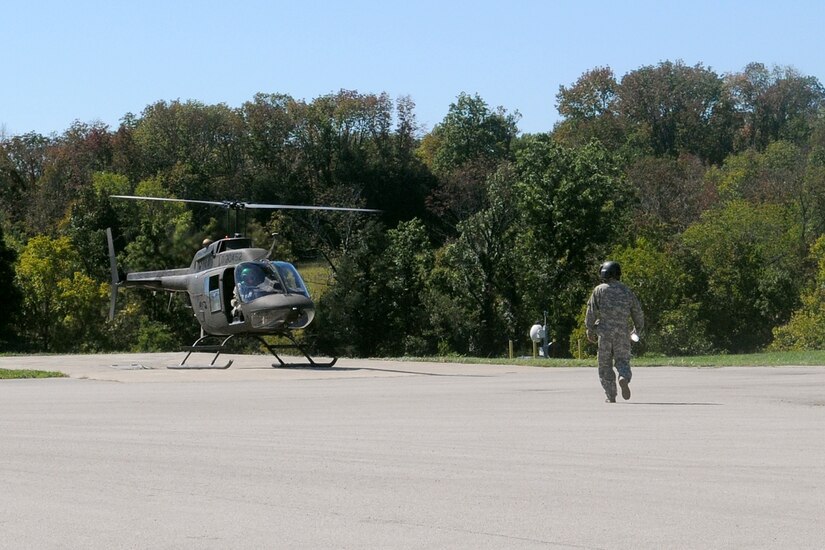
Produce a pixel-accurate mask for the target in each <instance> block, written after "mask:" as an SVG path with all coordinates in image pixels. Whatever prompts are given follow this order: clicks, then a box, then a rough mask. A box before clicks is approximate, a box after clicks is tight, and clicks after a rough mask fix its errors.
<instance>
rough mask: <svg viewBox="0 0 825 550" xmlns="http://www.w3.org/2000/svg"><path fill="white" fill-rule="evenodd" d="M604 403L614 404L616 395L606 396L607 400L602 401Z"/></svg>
mask: <svg viewBox="0 0 825 550" xmlns="http://www.w3.org/2000/svg"><path fill="white" fill-rule="evenodd" d="M604 402H605V403H615V402H616V395H615V394H614V395H610V394H607V399H605V400H604Z"/></svg>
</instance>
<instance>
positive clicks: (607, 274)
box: [599, 261, 622, 281]
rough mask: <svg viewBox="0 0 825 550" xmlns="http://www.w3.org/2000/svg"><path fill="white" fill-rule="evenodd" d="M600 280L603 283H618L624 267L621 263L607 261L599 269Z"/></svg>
mask: <svg viewBox="0 0 825 550" xmlns="http://www.w3.org/2000/svg"><path fill="white" fill-rule="evenodd" d="M599 278H600V279H601V280H602V281H607V280H609V279H614V280H616V281H619V280H621V278H622V267H621V266H620V265H619V262H613V261H606V262H604V263H603V264H602V265H601V267H600V268H599Z"/></svg>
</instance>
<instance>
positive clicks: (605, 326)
mask: <svg viewBox="0 0 825 550" xmlns="http://www.w3.org/2000/svg"><path fill="white" fill-rule="evenodd" d="M631 318H632V319H633V325H635V330H636V331H641V330H642V329H643V328H644V323H645V319H644V314H643V313H642V306H641V305H640V304H639V299H638V298H636V295H635V294H633V291H632V290H630V289H629V288H627V287H626V286H625V285H624V284H622V283H621V282H619V281H617V280H614V279H609V280H607V281H605V282H604V283H602V284H600V285H599V286H597V287H596V288H595V289H593V294H591V296H590V299H589V300H588V301H587V314H586V315H585V318H584V325H585V327H586V328H587V337H588V338H592V337H593V334H594V333H595V335H597V336H598V338H599V354H598V357H599V380H601V383H602V388H604V392H605V394H607V397H608V399H609V400H615V399H616V373H615V372H614V371H613V366H614V362H615V367H616V370H617V371H619V376H620V377H622V378H625V379H626V380H627V382H630V378H631V376H632V373H631V372H630V334H631V332H632V331H633V330H634V328H633V327H631V326H630V324H629V320H630V319H631ZM628 396H629V394H628ZM628 396H625V398H627V397H628Z"/></svg>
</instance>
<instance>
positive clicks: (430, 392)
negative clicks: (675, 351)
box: [0, 354, 825, 549]
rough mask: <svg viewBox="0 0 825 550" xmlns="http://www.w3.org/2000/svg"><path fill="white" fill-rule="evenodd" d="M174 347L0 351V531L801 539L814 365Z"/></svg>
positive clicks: (569, 543)
mask: <svg viewBox="0 0 825 550" xmlns="http://www.w3.org/2000/svg"><path fill="white" fill-rule="evenodd" d="M181 358H182V355H181V354H141V355H131V354H122V355H85V356H70V357H66V356H45V357H2V358H0V368H26V369H44V370H59V371H62V372H65V373H67V374H69V375H70V378H62V379H32V380H0V548H13V549H16V548H38V549H57V548H61V549H62V548H84V549H112V548H153V549H156V548H221V549H225V548H301V549H303V548H306V549H325V548H402V549H403V548H468V549H469V548H472V549H481V548H588V549H596V548H628V549H629V548H656V549H660V548H671V549H672V548H823V545H825V521H823V518H825V515H823V510H825V367H781V368H759V367H729V368H718V369H706V368H676V367H656V368H635V369H634V378H633V381H632V383H631V388H632V391H633V395H632V397H631V399H630V401H622V399H621V397H620V398H619V402H618V403H616V404H607V403H604V396H603V395H602V392H601V388H600V386H599V382H598V379H597V375H596V369H595V368H563V369H562V368H537V367H516V366H505V365H461V364H444V363H415V362H393V361H376V360H340V361H339V362H338V364H337V365H336V366H335V367H334V368H333V369H327V370H321V369H317V370H312V369H273V368H270V367H269V360H268V358H266V357H264V356H252V357H249V356H233V357H231V358H232V359H233V360H234V363H233V365H232V367H230V368H229V369H227V370H194V371H181V370H171V369H166V368H165V367H166V366H168V365H175V364H177V363H179V362H180V359H181Z"/></svg>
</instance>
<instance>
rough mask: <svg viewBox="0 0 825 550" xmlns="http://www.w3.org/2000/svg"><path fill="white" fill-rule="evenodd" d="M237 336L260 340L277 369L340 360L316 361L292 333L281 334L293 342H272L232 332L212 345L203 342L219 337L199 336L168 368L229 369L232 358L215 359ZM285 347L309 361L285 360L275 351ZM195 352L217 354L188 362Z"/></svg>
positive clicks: (317, 366) (327, 364)
mask: <svg viewBox="0 0 825 550" xmlns="http://www.w3.org/2000/svg"><path fill="white" fill-rule="evenodd" d="M235 336H244V337H247V338H255V339H256V340H258V342H260V344H261V345H262V346H264V347H265V348H266V349H267V350H269V353H271V354H272V355H273V356H274V357H275V359H277V360H278V363H273V364H272V367H273V368H276V369H279V368H305V369H323V368H330V367H332V366H333V365H334V364H335V362H336V361H338V358H337V357H333V358H332V360H331V361H328V362H324V363H319V362H317V361H315V360H314V359H313V358H312V357H310V356H309V354H308V353H307V352H306V351H305V350H304V348H303V347H302V346H301V345H300V344H298V342H297V341H295V339H294V338H293V337H292V335H290V334H288V333H284V334H280V335H279V336H283V337H284V338H286V339H288V340H289V341H290V342H292V343H291V344H270V343H268V342H267V341H266V340H264V339H263V338H262V337H260V336H258V335H257V334H240V335H235V334H231V335H229V336H227V337H226V338H224V339H223V340H222V341H221V342H220V343H219V344H211V345H210V344H204V343H203V342H204V341H205V340H208V339H217V338H219V337H218V336H214V335H210V334H207V335H205V336H202V337H201V338H198V340H196V341H195V343H194V344H192V345H191V346H188V347H184V348H182V350H181V351H186V352H187V353H186V357H184V358H183V361H181V362H180V364H179V365H173V366H168V367H166V368H167V369H181V370H185V369H192V370H195V369H228V368H229V367H230V366H231V365H232V360H231V359H230V360H229V362H227V363H226V364H219V365H216V364H215V361H217V360H218V357H220V355H221V353H223V352H224V351H225V350H226V349H227V348H228V347H229V346H228V345H227V343H228V342H229V340H231V339H232V338H234V337H235ZM284 348H292V349H297V350H298V351H300V352H301V353H302V354H303V356H304V357H306V359H307V363H287V362H285V361H284V360H283V359H281V357H280V356H279V355H278V353H277V352H276V351H275V350H277V349H284ZM194 352H210V353H214V354H215V356H214V357H213V358H212V362H211V363H209V364H208V365H199V364H186V361H187V360H188V359H189V356H191V355H192V353H194Z"/></svg>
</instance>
